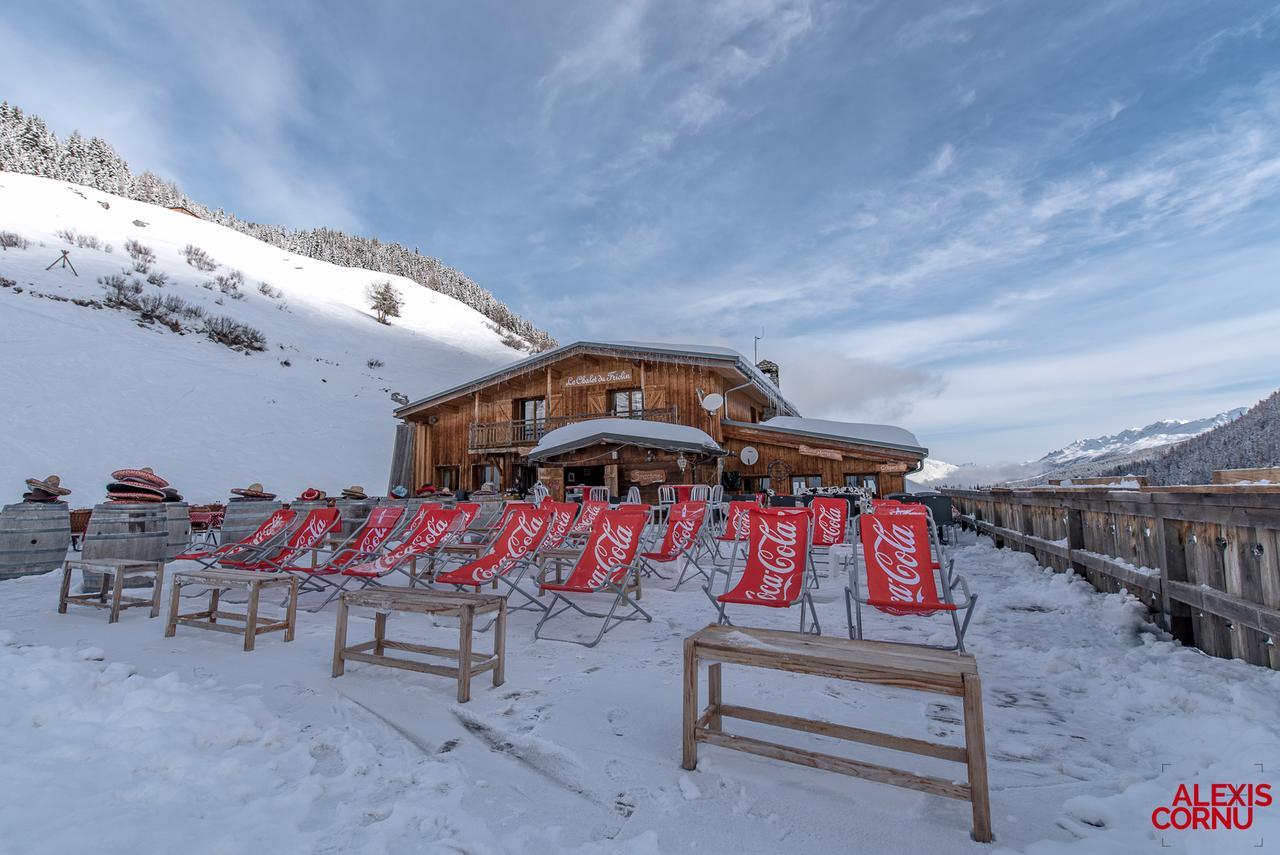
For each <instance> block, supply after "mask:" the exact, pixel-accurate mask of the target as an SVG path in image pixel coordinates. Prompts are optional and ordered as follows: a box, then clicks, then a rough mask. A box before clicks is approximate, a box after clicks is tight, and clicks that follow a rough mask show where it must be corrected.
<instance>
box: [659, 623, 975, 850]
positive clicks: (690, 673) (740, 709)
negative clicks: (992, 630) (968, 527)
mask: <svg viewBox="0 0 1280 855" xmlns="http://www.w3.org/2000/svg"><path fill="white" fill-rule="evenodd" d="M702 662H708V663H711V664H710V666H709V667H708V669H707V694H708V701H709V703H708V706H707V707H706V709H705V710H703V711H702V713H701V715H699V713H698V665H699V664H700V663H702ZM722 663H729V664H732V665H746V666H751V667H755V668H772V669H775V670H778V671H790V672H792V673H797V674H810V675H813V676H818V677H828V678H835V679H839V680H852V681H855V682H861V683H873V684H876V685H880V686H892V687H895V688H900V689H911V690H913V691H919V692H932V693H935V694H941V695H952V696H955V697H959V698H962V699H963V706H964V732H965V744H964V745H963V746H956V745H941V744H938V743H935V742H928V741H926V740H923V739H913V738H909V737H905V736H893V735H891V734H887V733H881V732H879V731H874V730H864V729H862V728H860V727H849V726H847V725H842V724H832V723H829V722H824V721H814V720H812V719H806V718H800V717H798V716H793V715H786V714H784V713H777V712H770V711H767V710H761V709H755V708H753V707H745V706H737V705H731V704H726V703H724V702H723V699H722V696H721V685H720V670H721V665H722ZM726 718H736V719H741V720H743V721H751V722H756V723H759V724H769V725H775V726H777V727H785V728H790V729H792V730H799V731H804V732H805V733H816V734H821V735H823V736H830V737H835V738H837V739H845V740H849V741H852V742H861V743H864V744H867V745H877V746H880V747H882V748H890V749H894V750H896V751H905V752H909V753H912V754H922V755H925V756H928V757H937V758H941V759H943V760H951V761H954V762H956V763H964V764H965V765H966V766H967V767H968V771H969V780H968V783H966V784H958V783H955V782H953V781H951V780H948V779H946V778H937V777H931V776H927V775H918V774H915V773H912V772H904V771H902V770H899V769H894V768H892V767H888V766H880V765H876V764H873V763H865V762H862V761H859V760H850V759H848V758H845V757H837V756H835V755H831V754H821V753H818V752H816V751H810V750H806V749H802V748H793V747H790V746H787V745H781V744H778V743H775V742H767V741H765V740H762V739H755V738H753V737H747V736H738V735H735V734H731V733H726V732H725V731H724V729H723V720H724V719H726ZM683 732H684V746H683V748H684V752H683V753H684V759H683V762H682V764H681V765H682V766H683V767H684V768H685V769H694V768H696V767H697V765H698V743H699V742H706V743H709V744H711V745H719V746H721V747H723V748H731V749H735V750H737V751H746V752H747V753H750V754H756V755H759V756H761V757H769V758H771V759H774V760H785V761H787V762H790V763H798V764H799V765H801V766H809V767H810V768H814V769H823V770H826V771H828V772H840V773H841V774H845V775H852V776H853V777H856V778H865V779H867V780H871V781H878V782H880V783H883V784H894V785H895V786H899V787H909V788H911V789H914V790H923V791H924V792H927V793H933V794H934V795H939V796H947V797H949V798H954V799H962V800H965V801H969V802H971V803H972V806H973V839H974V840H977V841H979V842H981V843H989V842H990V841H991V805H990V799H989V795H988V792H987V750H986V737H985V734H984V732H983V724H982V684H981V681H980V680H979V678H978V666H977V663H976V661H975V660H974V658H973V656H972V655H970V654H966V653H955V652H952V651H946V650H935V649H932V648H927V647H916V646H914V645H907V644H892V643H888V642H877V641H851V640H849V639H844V638H827V637H821V636H818V637H815V636H812V635H801V634H799V633H795V632H785V631H782V630H772V629H752V628H747V627H732V626H714V625H713V626H708V627H706V628H704V629H701V630H699V631H698V632H696V633H694V634H693V635H691V636H689V637H688V638H686V639H685V642H684V731H683Z"/></svg>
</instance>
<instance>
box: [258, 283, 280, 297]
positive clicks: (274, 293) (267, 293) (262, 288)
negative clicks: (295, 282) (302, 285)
mask: <svg viewBox="0 0 1280 855" xmlns="http://www.w3.org/2000/svg"><path fill="white" fill-rule="evenodd" d="M258 293H259V294H261V295H262V296H264V297H267V298H269V299H272V300H279V299H280V298H281V297H283V296H284V292H283V291H281V290H280V289H279V288H272V287H271V285H270V284H269V283H267V282H259V283H258Z"/></svg>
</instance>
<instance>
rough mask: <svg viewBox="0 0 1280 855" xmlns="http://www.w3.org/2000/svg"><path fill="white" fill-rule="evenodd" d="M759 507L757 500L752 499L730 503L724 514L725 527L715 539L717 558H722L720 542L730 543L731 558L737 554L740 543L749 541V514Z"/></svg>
mask: <svg viewBox="0 0 1280 855" xmlns="http://www.w3.org/2000/svg"><path fill="white" fill-rule="evenodd" d="M759 507H760V506H759V505H757V504H756V503H755V502H750V501H736V502H730V503H729V508H728V510H726V511H725V515H724V529H723V530H722V531H721V532H720V533H719V534H717V535H716V536H715V538H714V539H713V544H714V547H715V552H716V559H717V560H719V559H720V558H721V555H720V544H722V543H727V544H729V549H730V552H729V558H730V559H733V558H734V557H736V556H737V554H738V544H740V543H746V542H747V530H748V529H747V515H748V514H749V513H751V511H752V509H754V508H759Z"/></svg>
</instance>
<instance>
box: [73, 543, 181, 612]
mask: <svg viewBox="0 0 1280 855" xmlns="http://www.w3.org/2000/svg"><path fill="white" fill-rule="evenodd" d="M72 570H88V571H89V572H91V573H101V574H102V588H101V589H100V590H98V591H96V592H90V593H87V594H72V593H71V571H72ZM139 573H151V574H153V575H154V576H155V581H154V583H153V584H152V587H151V596H150V597H126V596H124V587H125V585H124V583H125V577H127V576H133V575H136V574H139ZM163 585H164V562H163V561H139V560H137V559H136V558H95V559H92V560H89V561H86V560H84V559H76V560H73V561H64V562H63V564H62V587H61V589H60V590H59V592H58V614H61V615H65V614H66V613H67V605H68V604H76V605H81V606H93V607H94V608H99V609H110V610H111V613H110V616H109V617H108V618H107V623H115V622H116V621H118V620H120V612H122V611H124V610H125V609H133V608H137V607H138V606H150V607H151V617H155V616H156V615H158V614H160V591H161V588H162V587H163ZM108 591H110V599H109V600H108Z"/></svg>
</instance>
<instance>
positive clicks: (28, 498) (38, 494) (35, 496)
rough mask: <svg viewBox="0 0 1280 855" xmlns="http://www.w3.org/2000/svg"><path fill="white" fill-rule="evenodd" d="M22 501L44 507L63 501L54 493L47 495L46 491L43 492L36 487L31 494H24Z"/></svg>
mask: <svg viewBox="0 0 1280 855" xmlns="http://www.w3.org/2000/svg"><path fill="white" fill-rule="evenodd" d="M22 501H24V502H27V503H30V504H41V505H44V504H52V503H54V502H61V501H62V500H61V499H59V498H58V497H57V496H55V495H54V494H53V493H47V492H45V491H44V490H41V489H40V488H39V487H36V488H35V489H33V490H32V491H31V492H30V493H23V494H22Z"/></svg>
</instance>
